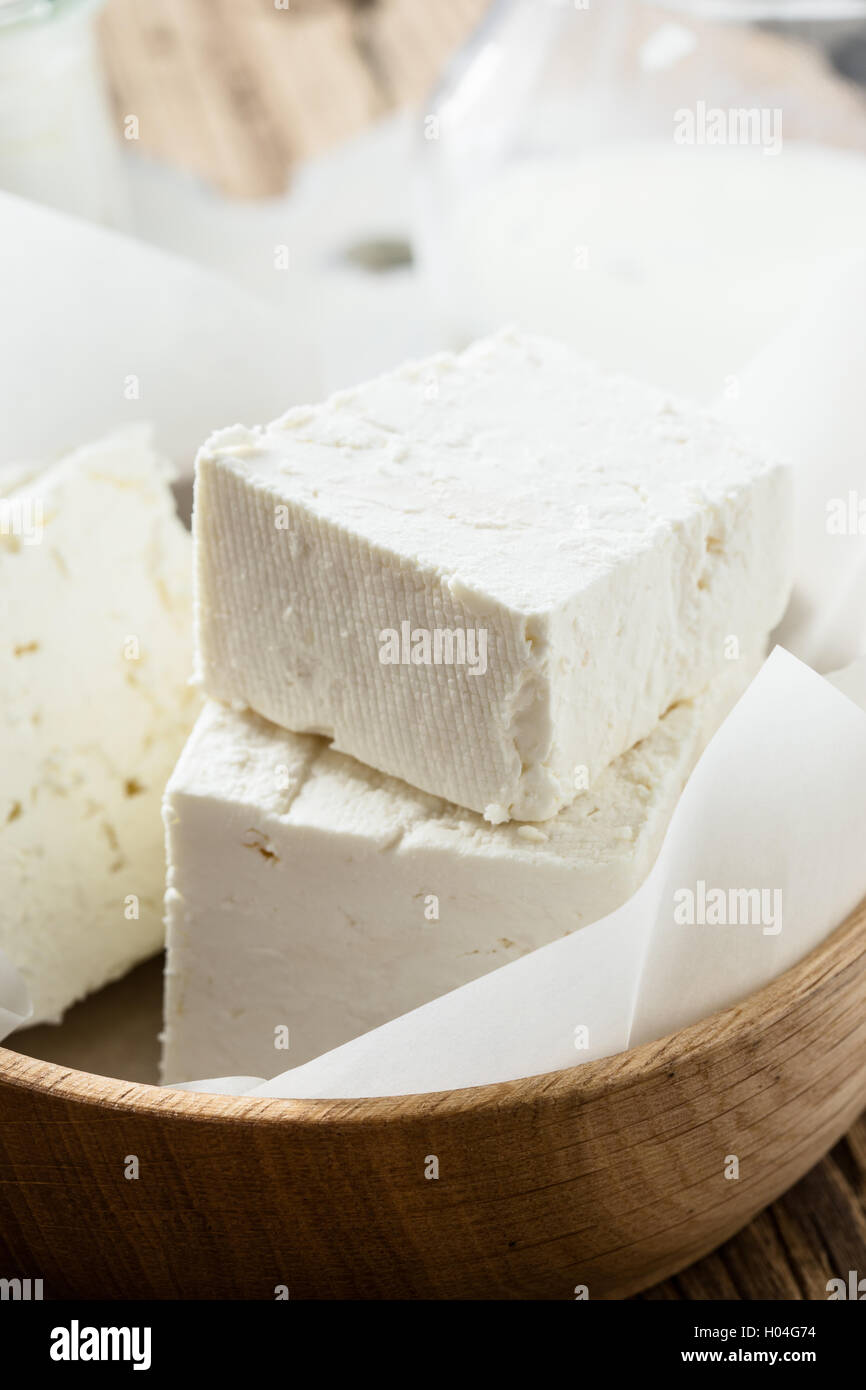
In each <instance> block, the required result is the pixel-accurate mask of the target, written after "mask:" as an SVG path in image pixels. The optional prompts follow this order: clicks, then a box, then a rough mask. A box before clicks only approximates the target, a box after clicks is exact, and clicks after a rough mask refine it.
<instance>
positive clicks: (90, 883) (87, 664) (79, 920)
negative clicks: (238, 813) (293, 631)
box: [0, 429, 200, 1022]
mask: <svg viewBox="0 0 866 1390" xmlns="http://www.w3.org/2000/svg"><path fill="white" fill-rule="evenodd" d="M0 487H2V492H3V496H2V500H0V589H2V592H3V599H4V617H3V627H2V632H3V643H2V648H0V709H2V726H0V727H2V734H0V740H2V751H0V762H2V767H3V777H2V786H0V794H2V799H0V879H2V883H3V904H2V907H0V950H2V951H4V952H5V953H6V955H7V956H8V957H9V958H10V959H11V960H12V962H13V963H14V964H15V965H17V966H18V967H19V969H20V970H21V972H22V973H23V975H24V977H25V980H26V982H27V985H28V987H29V990H30V993H31V996H32V1000H33V1008H34V1017H33V1021H34V1022H39V1021H49V1020H50V1021H54V1020H57V1019H58V1018H59V1016H60V1015H61V1014H62V1013H63V1011H64V1009H66V1008H67V1007H68V1006H69V1005H70V1004H72V1003H74V1002H75V1000H77V999H80V998H81V997H82V996H83V995H84V994H87V993H88V992H89V991H90V990H93V989H96V988H97V987H98V986H100V985H102V984H104V983H105V982H106V981H108V980H111V979H113V978H115V977H116V976H118V975H120V974H122V973H123V971H125V970H126V969H128V968H129V967H130V966H132V965H134V964H135V963H136V962H137V961H139V960H142V959H143V958H144V957H146V956H148V955H150V954H152V953H153V952H154V951H156V950H158V949H159V946H160V943H161V940H162V896H163V882H164V846H163V832H162V823H161V819H160V810H159V807H160V798H161V796H162V791H163V788H164V786H165V783H166V780H167V778H168V775H169V773H170V772H171V769H172V766H173V764H174V762H175V760H176V758H177V755H178V752H179V750H180V748H181V746H182V744H183V740H184V738H185V737H186V735H187V733H188V731H189V729H190V727H191V725H192V723H193V721H194V719H195V716H196V713H197V710H198V708H199V703H200V702H199V700H198V697H197V695H196V693H195V691H194V690H192V689H191V688H190V685H189V673H190V670H191V665H192V641H191V637H190V632H189V628H190V624H191V613H192V597H191V587H192V586H191V574H192V547H191V542H190V538H189V536H188V535H187V533H186V531H185V530H184V527H183V526H182V524H181V523H180V521H179V520H178V519H177V517H176V515H175V510H174V500H173V498H172V493H171V488H170V486H169V482H168V479H167V477H166V474H165V469H164V466H163V465H162V463H161V462H160V461H159V460H158V459H157V458H156V457H155V456H154V454H153V452H152V449H151V447H150V445H149V442H148V436H147V432H146V431H143V430H140V429H136V430H130V431H127V432H123V433H121V434H118V435H115V436H113V437H111V438H109V439H106V440H104V441H102V442H101V443H98V444H94V445H92V446H90V447H89V448H85V449H81V450H79V451H78V452H77V453H75V454H72V455H70V456H69V457H68V458H66V459H64V460H63V461H62V462H60V463H57V464H55V465H53V466H52V467H50V468H47V469H45V470H43V471H38V470H35V469H30V468H26V469H20V470H17V472H14V473H13V471H12V470H8V471H7V470H4V471H3V474H2V476H0Z"/></svg>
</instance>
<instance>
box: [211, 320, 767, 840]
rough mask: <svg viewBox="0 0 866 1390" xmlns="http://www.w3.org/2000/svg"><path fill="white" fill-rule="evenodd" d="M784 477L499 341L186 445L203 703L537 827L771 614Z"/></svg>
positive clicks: (532, 345)
mask: <svg viewBox="0 0 866 1390" xmlns="http://www.w3.org/2000/svg"><path fill="white" fill-rule="evenodd" d="M790 514H791V498H790V477H789V472H788V470H787V468H785V467H783V466H780V465H778V464H775V463H773V462H769V461H767V459H766V458H765V457H764V456H762V455H758V454H755V453H754V452H750V450H749V449H748V448H747V447H745V446H744V445H743V444H741V443H740V442H738V440H737V439H736V438H735V437H734V436H733V435H732V434H731V433H729V431H728V429H727V427H726V426H724V425H723V424H721V423H719V421H717V420H715V419H713V418H712V417H711V416H710V415H708V414H704V413H702V412H701V411H700V410H699V409H697V408H696V407H691V406H687V405H683V404H678V403H676V402H672V401H671V400H669V399H668V398H666V397H665V396H664V395H662V394H661V393H659V392H657V391H654V390H652V389H650V388H648V387H644V386H642V385H639V384H637V383H635V382H632V381H629V380H626V379H624V378H622V377H616V376H609V375H603V374H601V373H599V372H598V371H596V370H595V369H594V368H593V367H592V366H590V365H587V364H586V363H585V362H584V361H583V360H582V359H581V358H579V357H577V356H576V355H575V354H574V353H573V352H572V351H571V350H570V349H568V348H565V347H562V346H560V345H559V344H556V343H552V342H548V341H546V340H543V339H538V338H531V337H523V336H520V335H517V334H514V333H504V334H500V335H498V336H496V337H494V338H490V339H487V340H484V341H482V342H480V343H478V344H476V345H475V346H474V347H472V348H470V349H469V350H467V351H466V352H464V353H463V354H462V355H460V356H452V355H442V356H437V357H435V358H432V359H430V360H429V361H426V362H421V363H417V364H410V365H409V366H405V367H403V368H401V369H400V370H398V371H396V372H394V373H392V374H391V375H389V376H385V377H382V378H380V379H378V380H376V381H372V382H369V383H367V384H366V385H363V386H360V387H358V388H357V389H356V390H351V391H345V392H342V393H341V394H339V395H337V396H334V397H332V398H331V399H330V400H328V401H326V402H325V403H324V404H323V405H320V406H318V407H314V408H301V409H295V410H292V411H290V412H289V413H288V414H287V415H286V416H284V417H283V418H282V419H281V420H278V421H277V422H276V423H275V424H272V425H270V426H268V427H267V428H256V429H250V430H247V429H243V428H241V427H234V428H232V429H229V430H225V431H222V432H220V433H218V434H216V435H214V436H213V437H212V438H211V439H210V440H209V441H208V443H207V444H206V445H205V446H204V448H203V449H202V451H201V453H200V456H199V459H198V469H197V483H196V505H195V518H194V534H195V540H196V549H197V560H196V574H197V603H196V609H197V672H198V675H199V678H200V680H201V682H202V684H203V686H204V689H205V690H206V692H207V693H208V694H209V695H211V696H214V697H216V698H217V699H220V700H222V701H223V702H225V703H230V704H232V705H233V706H234V707H236V708H244V707H248V708H250V709H253V710H255V711H256V712H258V713H259V714H261V715H264V716H265V717H266V718H267V719H269V720H271V721H273V722H274V723H276V724H279V725H281V726H283V727H284V728H287V729H292V730H294V731H295V732H298V733H318V734H322V735H325V736H327V737H328V738H330V739H332V740H333V746H334V748H335V749H337V750H339V751H341V752H345V753H350V754H352V755H353V756H354V757H356V758H358V759H359V760H360V761H362V762H365V763H367V764H369V765H370V766H371V767H375V768H378V769H380V770H381V771H384V772H387V773H389V774H391V775H393V776H396V777H400V778H402V779H403V780H404V781H406V782H408V783H410V784H411V785H413V786H416V787H420V788H421V789H422V790H424V791H427V792H430V793H432V794H435V795H437V796H441V797H443V798H445V799H447V800H449V801H452V802H454V803H456V804H457V805H460V806H465V807H469V808H471V809H472V810H475V811H478V812H480V813H481V814H483V815H484V816H485V817H486V818H487V819H488V820H489V821H492V822H494V823H495V822H499V821H504V820H507V819H509V817H513V818H514V819H517V820H536V821H537V820H544V819H547V818H548V817H550V816H553V815H555V814H556V812H557V811H558V810H559V809H560V808H561V807H562V806H565V805H568V804H569V803H570V802H571V801H572V800H573V799H574V797H575V795H576V794H577V793H578V792H579V791H581V790H583V789H585V788H586V786H587V785H588V784H590V785H591V784H592V783H593V782H594V781H595V779H596V778H597V777H598V775H599V773H600V772H601V771H602V770H603V769H604V768H605V767H606V766H607V765H608V763H609V762H611V760H612V759H613V758H615V757H617V756H618V755H619V754H620V753H622V752H624V751H625V750H626V749H627V748H630V747H632V746H633V745H634V743H636V742H637V741H638V740H639V739H641V738H643V737H644V736H645V735H646V734H648V733H649V732H650V730H651V729H652V728H653V727H654V725H655V724H656V722H657V720H658V719H659V718H660V717H661V715H662V714H663V713H664V712H665V710H666V709H668V708H670V706H671V705H672V704H673V703H675V702H676V701H677V700H681V699H686V698H688V697H690V696H692V695H695V694H697V693H698V691H700V690H701V689H703V687H704V686H706V685H707V684H708V683H709V681H710V680H711V679H712V678H713V676H714V675H715V674H716V673H717V672H718V671H720V670H721V669H722V668H723V666H724V661H725V657H726V655H728V654H729V652H730V647H731V642H732V639H733V640H734V641H739V644H740V648H741V650H746V649H747V648H749V647H750V646H751V647H752V649H754V643H755V640H756V639H757V637H758V635H759V634H762V633H765V632H767V631H769V629H770V628H771V627H772V626H773V624H774V623H775V622H776V621H777V620H778V618H779V617H780V616H781V614H782V612H783V610H784V607H785V604H786V601H787V597H788V593H789V589H790V585H791V563H792V562H791V545H790Z"/></svg>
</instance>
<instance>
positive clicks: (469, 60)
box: [416, 0, 866, 399]
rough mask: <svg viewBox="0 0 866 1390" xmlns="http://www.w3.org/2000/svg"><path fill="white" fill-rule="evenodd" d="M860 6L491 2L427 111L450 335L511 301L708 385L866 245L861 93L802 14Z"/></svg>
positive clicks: (818, 17)
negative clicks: (805, 36)
mask: <svg viewBox="0 0 866 1390" xmlns="http://www.w3.org/2000/svg"><path fill="white" fill-rule="evenodd" d="M859 16H863V17H866V0H839V2H838V3H837V0H790V3H773V0H754V2H752V0H678V3H667V4H664V3H663V4H649V3H647V2H646V0H500V3H498V4H494V5H493V7H492V9H491V11H490V14H489V15H488V17H487V19H486V20H485V22H484V23H483V25H482V27H481V29H480V30H479V31H478V33H477V34H476V35H475V36H474V37H473V39H472V40H471V42H470V43H469V44H468V45H467V47H466V48H465V49H464V50H463V51H462V52H461V53H460V54H459V55H458V56H457V58H456V60H455V61H454V62H453V63H452V65H451V67H450V68H449V70H448V72H447V73H446V75H445V78H444V80H443V81H442V83H441V85H440V87H439V88H438V90H437V91H436V93H435V94H434V98H433V101H432V104H431V107H430V109H429V113H428V114H427V116H426V119H425V122H424V132H423V141H422V145H423V149H422V152H421V158H420V163H421V177H420V192H421V197H420V201H419V222H418V227H417V234H416V243H417V250H418V253H419V259H420V261H421V264H422V267H423V268H424V270H425V273H426V275H427V277H428V279H429V283H430V286H431V290H432V298H433V303H434V304H435V306H437V312H438V313H439V314H440V315H441V317H442V318H443V320H444V322H443V323H442V324H441V325H440V326H441V328H442V329H443V330H444V334H445V336H446V338H447V339H449V340H450V341H451V342H452V343H453V344H455V345H458V344H459V343H461V342H465V341H466V340H468V339H470V338H472V337H474V336H477V335H478V334H481V333H485V332H489V331H491V330H492V329H494V328H496V327H498V326H499V325H500V324H502V323H504V322H508V321H513V322H517V323H519V324H520V325H521V326H523V327H525V328H527V329H531V330H534V331H538V332H547V333H551V334H554V335H555V336H558V337H561V338H565V339H567V340H569V341H571V342H573V343H574V344H575V345H576V346H578V347H579V348H580V349H581V350H582V351H583V352H585V353H586V354H587V355H589V356H592V357H594V358H596V360H598V361H600V362H601V363H602V364H603V365H605V366H609V367H614V368H619V369H622V370H626V371H631V372H634V373H636V374H638V375H640V376H643V377H645V378H646V379H648V380H652V381H656V382H657V383H658V384H660V385H663V386H665V387H667V388H668V389H672V390H677V391H682V392H684V393H687V394H690V395H693V396H696V397H699V398H702V399H712V398H713V397H715V396H717V395H718V394H719V393H720V392H722V391H723V390H724V389H725V382H726V379H727V378H728V377H729V376H731V375H733V374H735V373H736V372H737V371H738V369H739V368H741V367H742V366H743V365H744V363H745V362H746V361H747V360H748V359H749V358H750V357H751V356H752V355H753V353H754V352H755V351H756V350H757V349H758V348H759V347H760V346H761V345H762V344H763V343H764V342H765V341H767V339H768V338H770V337H772V336H773V334H775V333H776V332H778V331H779V330H780V329H781V328H782V327H783V326H784V324H785V323H786V322H787V321H788V320H789V318H790V316H791V315H792V313H793V312H794V311H795V309H796V307H797V305H798V304H799V303H801V302H802V300H803V299H804V297H805V296H806V294H807V293H808V292H809V290H810V289H811V288H812V287H813V285H814V284H815V282H816V277H817V276H819V275H820V274H821V273H822V271H823V270H824V269H826V268H827V267H828V263H832V262H835V261H836V260H838V258H840V257H842V256H846V255H848V254H851V253H852V252H854V253H855V254H856V253H857V252H858V251H862V250H863V249H864V248H866V96H864V93H863V92H862V91H861V89H859V88H857V87H855V86H854V85H853V84H849V83H848V82H846V81H845V80H844V79H842V78H841V77H840V76H838V75H837V74H835V73H833V72H832V71H831V69H830V67H829V66H828V64H827V63H826V61H825V58H824V56H823V53H822V51H821V49H820V47H819V46H817V45H815V44H814V42H813V43H811V44H807V43H805V42H804V41H803V40H802V38H801V37H800V28H799V26H800V25H801V23H802V21H804V20H805V21H813V22H812V23H810V24H809V26H808V31H809V36H810V39H812V40H814V39H815V38H816V37H820V32H821V30H822V28H824V27H825V26H829V25H832V24H836V23H837V22H838V21H839V20H841V19H851V18H852V17H855V18H856V17H859ZM752 20H763V21H767V20H771V21H773V23H772V26H771V28H763V27H762V28H756V27H754V26H753V25H752V24H751V23H748V22H747V21H752Z"/></svg>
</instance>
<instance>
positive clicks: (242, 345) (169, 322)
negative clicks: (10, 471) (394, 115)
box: [0, 193, 316, 471]
mask: <svg viewBox="0 0 866 1390" xmlns="http://www.w3.org/2000/svg"><path fill="white" fill-rule="evenodd" d="M0 230H2V243H3V254H2V256H0V466H2V465H4V464H7V463H10V462H22V461H26V462H35V463H49V462H51V461H52V460H53V459H55V458H56V457H58V456H59V455H61V454H63V453H65V452H68V451H69V450H71V449H75V448H78V447H79V445H81V444H87V443H89V442H91V441H92V440H95V439H98V438H100V437H101V436H102V435H106V434H109V433H110V432H111V431H112V430H113V429H116V428H118V427H120V426H122V425H125V424H129V423H131V422H134V421H146V422H149V423H151V424H153V425H154V426H155V429H156V443H157V446H158V448H159V449H160V451H161V452H164V453H167V454H168V455H169V456H170V457H171V458H172V459H173V460H174V462H175V464H176V465H177V466H178V468H179V469H181V470H185V471H191V469H192V461H193V458H194V457H195V451H196V450H197V448H198V447H199V445H200V444H201V443H202V442H203V441H204V440H205V439H206V438H207V436H208V435H209V434H210V433H211V431H212V430H214V429H216V428H219V427H220V426H222V425H231V424H235V423H237V422H238V421H242V422H245V423H256V422H259V421H263V420H271V419H274V418H275V417H276V416H277V415H280V414H282V412H283V411H284V410H286V409H287V408H288V407H289V405H291V404H293V403H297V402H300V401H304V400H309V399H310V398H311V396H313V397H314V396H315V394H316V381H315V379H314V378H313V377H312V375H311V368H310V354H309V351H308V348H307V346H306V343H305V332H304V320H303V318H302V316H301V315H300V314H299V313H298V314H293V313H292V312H291V305H290V304H289V305H285V306H284V307H283V309H282V311H278V310H277V309H275V308H272V307H271V306H270V305H268V304H265V303H263V302H259V301H258V300H256V299H255V298H254V297H253V296H252V295H248V294H245V293H244V292H243V291H242V290H241V289H239V288H237V287H236V286H235V285H232V284H231V283H229V282H228V281H226V280H223V279H221V278H220V277H219V276H217V275H214V274H212V273H211V272H210V271H206V270H203V269H201V268H200V267H199V266H196V265H193V264H192V263H191V262H189V261H185V260H182V259H180V258H179V257H176V256H173V255H168V254H166V253H165V252H164V251H158V250H156V249H155V248H153V247H151V246H146V245H145V244H144V243H143V242H140V241H135V240H132V239H130V238H128V237H124V236H121V235H119V234H118V233H117V232H111V231H107V230H105V229H104V228H100V227H94V226H91V225H90V224H89V223H86V222H80V221H78V220H77V219H76V218H74V217H68V216H66V215H65V214H63V213H60V212H55V211H54V210H52V209H50V208H44V207H40V206H37V205H36V204H34V203H28V202H26V201H25V200H23V199H21V198H15V197H13V196H12V195H11V194H9V193H0ZM262 256H263V257H269V258H270V261H269V264H270V265H271V267H272V273H273V274H276V273H277V272H276V271H274V270H273V247H263V248H262Z"/></svg>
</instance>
